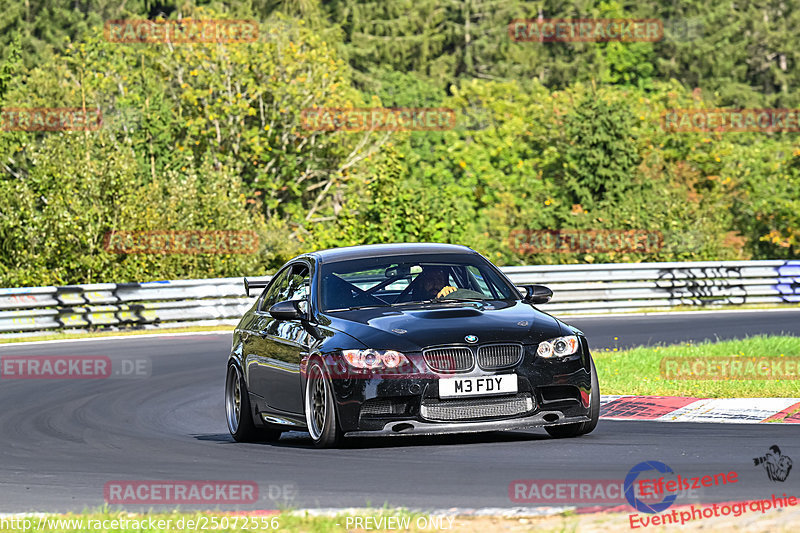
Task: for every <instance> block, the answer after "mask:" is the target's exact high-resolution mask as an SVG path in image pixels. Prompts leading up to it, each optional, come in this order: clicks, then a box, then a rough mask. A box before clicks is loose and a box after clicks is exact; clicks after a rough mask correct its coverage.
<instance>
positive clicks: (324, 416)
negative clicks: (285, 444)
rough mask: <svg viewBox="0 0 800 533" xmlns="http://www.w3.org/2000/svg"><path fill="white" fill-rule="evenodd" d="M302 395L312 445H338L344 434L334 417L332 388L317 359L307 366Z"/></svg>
mask: <svg viewBox="0 0 800 533" xmlns="http://www.w3.org/2000/svg"><path fill="white" fill-rule="evenodd" d="M304 397H305V402H304V403H305V411H306V425H307V426H308V432H309V433H310V434H311V440H313V441H314V446H316V447H317V448H332V447H335V446H338V445H339V444H340V443H341V441H342V437H343V435H344V434H343V432H342V430H341V429H340V428H339V422H338V420H337V419H336V409H335V406H334V401H333V388H332V387H331V384H330V382H329V380H328V379H326V378H325V370H324V369H323V367H322V363H320V361H319V360H314V361H312V362H311V363H310V364H309V366H308V379H307V380H306V390H305V395H304Z"/></svg>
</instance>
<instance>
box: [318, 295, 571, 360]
mask: <svg viewBox="0 0 800 533" xmlns="http://www.w3.org/2000/svg"><path fill="white" fill-rule="evenodd" d="M326 316H327V318H328V319H329V320H330V321H331V322H330V327H332V328H333V329H336V330H339V331H342V332H345V333H347V334H348V335H351V336H353V337H355V338H356V339H358V340H359V341H361V342H362V343H363V344H364V345H365V346H368V347H370V348H375V349H383V350H387V349H393V350H399V351H406V352H415V351H420V350H422V349H423V348H425V347H428V346H437V345H443V344H465V343H466V342H465V337H466V336H467V335H475V336H476V337H478V341H477V343H478V344H486V343H491V342H520V343H523V344H538V343H539V342H541V341H543V340H546V339H551V338H553V337H558V336H560V335H571V334H573V332H572V330H571V328H569V327H568V326H566V325H564V324H562V323H561V322H559V321H558V320H556V319H555V318H553V317H551V316H550V315H548V314H546V313H543V312H541V311H538V310H537V309H535V308H533V307H532V306H531V305H529V304H526V303H523V302H497V301H495V302H491V303H490V302H486V303H484V302H474V303H473V302H463V303H462V302H454V303H449V302H448V303H441V304H438V303H437V304H429V305H424V306H422V305H421V306H419V307H411V306H403V307H391V308H388V307H379V308H372V309H357V310H353V311H342V312H335V313H331V314H327V315H326Z"/></svg>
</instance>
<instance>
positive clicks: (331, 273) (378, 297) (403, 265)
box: [320, 255, 518, 311]
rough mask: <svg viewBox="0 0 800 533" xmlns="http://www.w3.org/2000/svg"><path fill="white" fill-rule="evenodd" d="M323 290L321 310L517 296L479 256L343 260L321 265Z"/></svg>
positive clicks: (512, 297) (321, 290) (511, 297)
mask: <svg viewBox="0 0 800 533" xmlns="http://www.w3.org/2000/svg"><path fill="white" fill-rule="evenodd" d="M320 287H321V289H320V307H321V309H322V311H335V310H344V309H352V308H357V307H373V306H375V307H382V306H400V305H405V304H414V303H420V302H432V301H453V300H456V301H457V300H509V299H514V298H517V297H518V295H517V294H515V291H514V290H513V288H512V287H511V286H510V285H509V284H508V283H507V282H506V281H505V280H504V279H502V277H501V276H499V275H498V274H497V273H496V272H495V271H494V269H492V268H491V266H490V265H489V264H488V263H487V262H486V261H485V260H484V259H483V258H481V257H479V256H457V255H456V256H452V257H444V258H443V257H442V256H441V255H437V256H418V257H413V258H409V257H396V256H394V257H376V258H366V259H356V260H352V261H341V262H337V263H331V264H327V265H323V267H322V279H321V286H320Z"/></svg>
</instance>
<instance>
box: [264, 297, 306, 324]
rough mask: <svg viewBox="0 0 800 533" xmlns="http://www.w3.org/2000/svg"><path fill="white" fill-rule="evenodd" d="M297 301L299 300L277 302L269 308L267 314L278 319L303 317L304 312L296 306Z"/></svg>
mask: <svg viewBox="0 0 800 533" xmlns="http://www.w3.org/2000/svg"><path fill="white" fill-rule="evenodd" d="M299 303H300V300H285V301H283V302H278V303H276V304H275V305H273V306H272V307H270V308H269V314H270V315H272V318H275V319H278V320H297V319H299V318H303V316H304V313H302V312H301V311H300V308H299V307H298V306H297V304H299Z"/></svg>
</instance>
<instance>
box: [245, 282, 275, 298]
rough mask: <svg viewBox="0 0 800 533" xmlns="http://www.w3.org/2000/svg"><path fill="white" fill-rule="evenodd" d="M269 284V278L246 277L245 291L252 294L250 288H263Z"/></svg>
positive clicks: (248, 294)
mask: <svg viewBox="0 0 800 533" xmlns="http://www.w3.org/2000/svg"><path fill="white" fill-rule="evenodd" d="M267 285H269V280H268V279H247V278H244V292H245V294H247V296H248V297H249V296H250V289H263V288H264V287H266V286H267Z"/></svg>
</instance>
